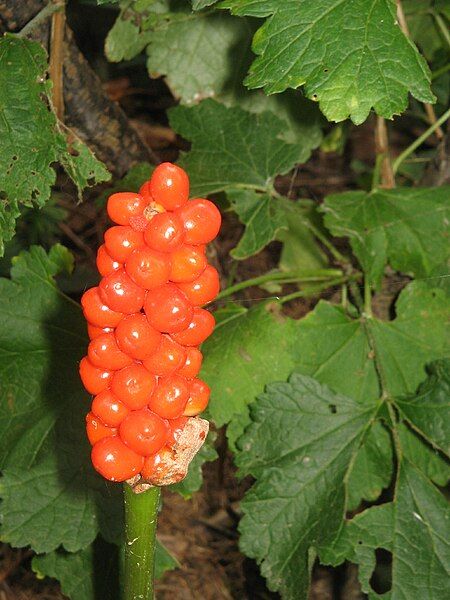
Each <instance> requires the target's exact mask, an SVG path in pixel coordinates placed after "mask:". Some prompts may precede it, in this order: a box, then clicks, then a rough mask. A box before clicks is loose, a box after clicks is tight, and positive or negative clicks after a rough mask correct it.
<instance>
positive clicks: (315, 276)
mask: <svg viewBox="0 0 450 600" xmlns="http://www.w3.org/2000/svg"><path fill="white" fill-rule="evenodd" d="M339 275H342V271H341V270H340V269H317V270H312V271H292V272H290V271H285V272H271V273H265V274H264V275H259V276H258V277H252V278H251V279H246V280H245V281H239V282H238V283H235V284H234V285H231V286H230V287H227V288H225V289H224V290H222V291H221V292H220V294H219V295H218V296H217V298H216V299H217V300H221V299H222V298H226V297H227V296H232V295H233V294H235V293H236V292H240V291H241V290H245V289H246V288H249V287H253V286H255V285H261V284H262V283H268V282H271V281H278V282H280V283H292V282H296V281H298V282H305V283H307V282H309V281H313V282H314V281H323V280H324V279H330V278H331V277H336V276H339Z"/></svg>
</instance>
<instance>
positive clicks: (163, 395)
mask: <svg viewBox="0 0 450 600" xmlns="http://www.w3.org/2000/svg"><path fill="white" fill-rule="evenodd" d="M188 398H189V387H188V384H187V381H186V379H185V378H184V377H179V376H178V375H169V377H165V378H163V379H160V380H159V381H158V385H157V386H156V389H155V391H154V392H153V394H152V396H151V398H150V400H149V402H148V407H149V409H150V410H152V411H153V412H155V413H156V414H157V415H159V416H160V417H163V418H164V419H176V418H177V417H180V416H181V415H182V414H183V411H184V409H185V406H186V402H187V400H188Z"/></svg>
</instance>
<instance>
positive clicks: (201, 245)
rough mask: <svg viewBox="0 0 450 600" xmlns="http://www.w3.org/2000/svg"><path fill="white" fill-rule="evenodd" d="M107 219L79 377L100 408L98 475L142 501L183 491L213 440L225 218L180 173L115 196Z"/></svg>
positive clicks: (96, 419) (172, 170) (91, 419)
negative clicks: (214, 306)
mask: <svg viewBox="0 0 450 600" xmlns="http://www.w3.org/2000/svg"><path fill="white" fill-rule="evenodd" d="M107 212H108V215H109V217H110V219H111V220H112V222H113V224H112V226H111V227H110V228H109V229H108V230H107V231H106V232H105V236H104V243H103V244H102V245H101V246H100V247H99V249H98V254H97V268H98V270H99V272H100V275H101V277H102V279H101V281H100V283H99V285H98V287H96V288H92V289H90V290H88V291H87V292H86V293H85V294H84V296H83V298H82V306H83V312H84V315H85V317H86V320H87V325H88V334H89V338H90V340H91V341H90V344H89V347H88V350H87V357H85V358H84V359H83V360H82V361H81V363H80V376H81V379H82V382H83V384H84V386H85V388H86V390H87V391H88V392H89V393H90V394H92V395H93V396H94V397H93V400H92V407H91V411H90V412H89V413H88V415H87V417H86V430H87V435H88V438H89V441H90V442H91V444H92V446H93V448H92V462H93V466H94V468H95V469H96V471H98V473H100V474H101V475H102V476H103V477H105V478H106V479H109V480H110V481H117V482H119V481H128V483H129V484H130V485H131V486H132V488H133V490H134V491H135V492H139V491H144V490H145V489H146V487H145V485H141V484H150V485H153V486H162V485H169V484H171V483H174V482H176V481H180V480H181V479H183V478H184V477H185V476H186V473H187V470H188V466H189V463H190V462H191V460H192V459H193V457H194V456H195V454H196V453H197V452H198V450H199V449H200V447H201V445H202V444H203V442H204V440H205V437H206V434H207V431H208V423H207V421H205V420H203V419H201V418H199V416H198V415H199V414H200V413H202V412H203V411H204V410H205V408H206V406H207V404H208V400H209V393H210V390H209V387H208V386H207V385H206V383H204V382H203V381H201V379H198V373H199V371H200V368H201V363H202V353H201V352H200V350H199V349H198V346H199V345H200V344H201V343H202V342H203V341H204V340H205V339H206V338H207V337H208V336H209V335H210V334H211V333H212V331H213V328H214V317H213V316H212V314H211V313H210V312H209V311H207V310H205V309H204V308H201V307H202V306H204V305H205V304H207V303H209V302H212V301H213V300H214V299H215V298H216V296H217V294H218V292H219V275H218V273H217V271H216V269H215V268H214V267H212V266H211V265H209V264H208V261H207V255H206V252H205V250H206V248H205V244H207V243H209V242H211V241H212V240H213V239H214V238H215V236H216V235H217V233H218V231H219V227H220V223H221V217H220V212H219V211H218V209H217V208H216V206H215V205H214V204H213V203H212V202H210V201H209V200H206V199H203V198H195V199H193V200H189V178H188V176H187V174H186V173H185V171H184V170H183V169H181V168H180V167H178V166H176V165H173V164H171V163H162V164H161V165H158V166H157V167H156V169H155V170H154V172H153V175H152V177H151V178H150V179H149V180H148V181H146V182H145V183H144V184H143V185H142V186H141V188H140V190H139V193H136V192H120V193H117V194H112V195H111V196H110V197H109V199H108V204H107Z"/></svg>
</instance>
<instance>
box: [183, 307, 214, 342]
mask: <svg viewBox="0 0 450 600" xmlns="http://www.w3.org/2000/svg"><path fill="white" fill-rule="evenodd" d="M215 324H216V322H215V319H214V317H213V316H212V314H211V313H210V312H208V311H207V310H204V309H203V308H194V312H193V316H192V320H191V322H190V323H189V325H188V326H187V328H186V329H184V330H183V331H180V332H178V333H174V334H172V337H173V339H174V340H175V341H176V342H178V343H179V344H182V345H183V346H199V345H200V344H202V343H203V342H204V341H205V340H206V338H207V337H209V336H210V335H211V333H212V332H213V329H214V325H215Z"/></svg>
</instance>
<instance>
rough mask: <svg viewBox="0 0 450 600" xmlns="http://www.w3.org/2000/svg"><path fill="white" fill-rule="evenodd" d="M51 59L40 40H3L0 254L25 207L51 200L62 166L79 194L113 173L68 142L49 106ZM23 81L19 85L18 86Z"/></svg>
mask: <svg viewBox="0 0 450 600" xmlns="http://www.w3.org/2000/svg"><path fill="white" fill-rule="evenodd" d="M46 71H47V56H46V53H45V50H44V49H43V48H42V46H41V45H40V44H38V43H37V42H33V41H30V40H25V39H21V38H18V37H16V36H12V35H5V36H3V37H2V38H1V39H0V117H1V118H0V254H1V255H2V254H3V252H4V242H5V241H8V240H10V239H11V238H12V237H13V235H14V231H15V223H16V219H17V218H18V217H19V216H20V214H21V210H22V208H23V207H30V206H33V205H34V206H38V207H42V206H44V205H45V204H46V202H47V201H48V200H49V198H50V192H51V186H52V185H53V184H54V183H55V179H56V173H55V170H54V167H53V164H54V163H56V162H58V161H59V162H60V163H61V164H62V165H63V166H64V168H65V170H66V172H67V174H68V175H69V176H70V177H71V179H72V180H73V182H74V183H75V185H76V186H77V188H78V193H79V194H81V189H82V188H84V187H86V186H87V185H90V184H92V182H100V181H106V180H107V179H109V177H110V176H109V173H108V172H107V170H106V169H105V167H104V166H103V164H102V163H100V162H99V161H98V160H97V159H96V158H95V157H94V155H93V154H92V152H91V151H90V150H89V149H88V148H87V146H85V145H84V144H82V143H81V142H80V141H79V140H75V141H71V142H69V141H68V139H67V138H66V136H65V135H64V134H63V133H62V129H61V127H60V125H59V124H58V121H57V119H56V116H55V114H54V113H53V112H52V111H51V110H50V108H49V94H50V88H51V83H50V81H49V80H47V79H46ZM18 81H20V85H18V83H17V82H18Z"/></svg>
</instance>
